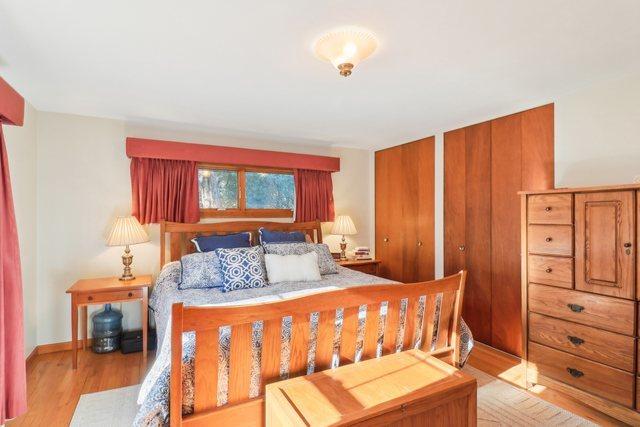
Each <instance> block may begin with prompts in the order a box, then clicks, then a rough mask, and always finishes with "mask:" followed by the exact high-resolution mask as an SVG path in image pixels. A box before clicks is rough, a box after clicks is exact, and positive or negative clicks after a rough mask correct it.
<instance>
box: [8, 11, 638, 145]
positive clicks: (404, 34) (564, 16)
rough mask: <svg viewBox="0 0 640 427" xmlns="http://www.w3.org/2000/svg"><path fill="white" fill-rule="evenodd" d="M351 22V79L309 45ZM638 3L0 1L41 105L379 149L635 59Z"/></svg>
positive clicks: (519, 104) (12, 52) (32, 94)
mask: <svg viewBox="0 0 640 427" xmlns="http://www.w3.org/2000/svg"><path fill="white" fill-rule="evenodd" d="M340 25H358V26H363V27H365V28H368V29H370V30H371V31H373V32H374V33H375V34H376V35H377V36H378V38H379V40H380V48H379V50H378V51H377V52H376V53H375V54H374V55H373V56H372V57H371V58H369V59H368V60H367V61H365V62H364V63H362V64H361V65H360V67H359V68H357V69H356V70H355V71H354V74H353V76H351V77H349V78H346V79H345V78H343V77H340V76H339V75H338V73H337V71H336V70H334V69H333V68H332V67H331V66H330V65H329V64H327V63H323V62H320V61H318V60H317V59H316V58H315V57H314V56H313V54H312V51H311V43H312V41H313V40H314V38H315V37H316V36H317V35H319V34H320V33H322V32H324V31H325V30H328V29H331V28H333V27H336V26H340ZM639 42H640V1H638V0H527V1H525V0H517V1H514V0H407V1H399V0H396V1H389V0H384V1H377V0H376V1H372V0H351V1H343V0H274V1H265V0H245V1H242V0H226V1H221V0H182V1H175V0H174V1H165V0H108V1H104V0H102V1H97V0H82V1H78V0H60V1H52V0H0V75H2V76H3V77H4V78H5V79H6V80H8V81H9V82H10V83H12V84H13V85H14V86H15V87H16V88H17V89H18V90H19V91H20V92H21V93H22V94H23V95H25V97H26V98H27V99H28V100H29V101H30V102H31V103H32V104H33V105H34V106H35V107H36V108H37V109H40V110H47V111H58V112H67V113H77V114H83V115H91V116H101V117H113V118H122V119H126V120H131V121H143V122H144V121H146V120H147V121H165V120H166V121H172V122H177V123H184V124H188V125H193V126H199V127H202V128H206V129H209V130H211V131H215V132H218V133H220V132H222V133H225V132H227V133H230V134H232V133H233V134H238V133H246V134H251V135H254V136H255V135H259V136H263V137H265V138H271V137H273V138H279V139H286V140H291V141H299V142H315V143H320V144H328V145H347V146H357V147H367V148H370V147H380V146H384V145H392V144H397V143H402V142H407V141H410V140H413V139H417V138H420V137H423V136H427V135H429V134H432V133H433V132H434V131H437V130H446V129H449V128H451V127H455V126H461V125H464V124H470V123H473V122H474V121H478V120H483V119H487V118H490V117H492V116H493V115H497V114H504V113H509V112H514V111H517V109H521V108H525V107H531V106H534V105H536V104H540V103H543V102H547V101H550V100H553V99H554V98H555V97H556V96H558V95H559V94H562V93H566V92H570V91H572V90H575V89H577V88H579V87H582V86H584V85H587V84H590V83H593V82H596V81H599V80H604V79H608V78H612V77H614V76H617V75H620V74H624V73H626V72H630V70H635V69H640V43H639Z"/></svg>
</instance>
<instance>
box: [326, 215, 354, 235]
mask: <svg viewBox="0 0 640 427" xmlns="http://www.w3.org/2000/svg"><path fill="white" fill-rule="evenodd" d="M357 233H358V230H356V226H355V224H354V223H353V221H352V220H351V217H350V216H349V215H338V216H337V217H336V219H335V221H334V222H333V227H332V228H331V234H338V235H343V236H349V235H352V234H357Z"/></svg>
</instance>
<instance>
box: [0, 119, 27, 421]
mask: <svg viewBox="0 0 640 427" xmlns="http://www.w3.org/2000/svg"><path fill="white" fill-rule="evenodd" d="M22 334H23V329H22V275H21V270H20V248H19V246H18V230H17V228H16V217H15V214H14V211H13V195H12V193H11V179H10V177H9V163H8V159H7V150H6V147H5V143H4V136H3V134H2V125H1V124H0V404H1V407H0V425H2V424H4V423H5V420H7V419H11V418H15V417H17V416H19V415H21V414H23V413H24V412H26V411H27V383H26V368H25V359H24V337H23V335H22Z"/></svg>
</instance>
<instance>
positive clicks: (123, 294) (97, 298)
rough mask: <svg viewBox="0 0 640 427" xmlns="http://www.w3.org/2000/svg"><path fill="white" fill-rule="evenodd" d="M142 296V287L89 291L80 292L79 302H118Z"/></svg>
mask: <svg viewBox="0 0 640 427" xmlns="http://www.w3.org/2000/svg"><path fill="white" fill-rule="evenodd" d="M141 298H142V290H141V289H132V290H130V291H110V292H89V293H82V294H78V304H100V303H103V302H117V301H127V300H136V299H141Z"/></svg>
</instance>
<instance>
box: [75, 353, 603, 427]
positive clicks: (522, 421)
mask: <svg viewBox="0 0 640 427" xmlns="http://www.w3.org/2000/svg"><path fill="white" fill-rule="evenodd" d="M463 371H464V372H466V373H468V374H470V375H473V376H474V377H476V379H477V380H478V426H505V427H507V426H509V427H511V426H540V427H542V426H544V427H552V426H563V427H565V426H566V427H574V426H575V427H577V426H580V427H583V426H584V427H587V426H588V427H591V426H596V424H593V423H591V422H590V421H587V420H585V419H584V418H581V417H579V416H577V415H574V414H572V413H571V412H569V411H566V410H564V409H562V408H560V407H558V406H556V405H553V404H551V403H549V402H547V401H546V400H542V399H540V398H539V397H536V396H534V395H531V394H529V393H527V392H525V391H524V390H521V389H519V388H516V387H514V386H512V385H510V384H508V383H506V382H504V381H502V380H499V379H497V378H495V377H492V376H490V375H488V374H485V373H484V372H482V371H479V370H478V369H475V368H473V367H471V366H469V365H467V366H465V367H464V369H463ZM139 389H140V386H139V385H135V386H131V387H123V388H116V389H113V390H107V391H101V392H99V393H90V394H83V395H82V396H80V401H79V402H78V406H76V410H75V412H74V414H73V419H72V420H71V426H73V427H80V426H82V427H85V426H91V427H94V426H95V427H121V426H130V425H131V424H132V423H133V420H134V418H135V416H136V412H137V410H138V405H137V404H136V398H137V396H138V390H139Z"/></svg>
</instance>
